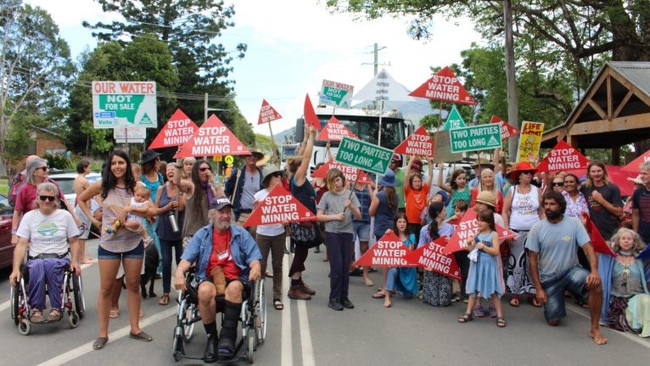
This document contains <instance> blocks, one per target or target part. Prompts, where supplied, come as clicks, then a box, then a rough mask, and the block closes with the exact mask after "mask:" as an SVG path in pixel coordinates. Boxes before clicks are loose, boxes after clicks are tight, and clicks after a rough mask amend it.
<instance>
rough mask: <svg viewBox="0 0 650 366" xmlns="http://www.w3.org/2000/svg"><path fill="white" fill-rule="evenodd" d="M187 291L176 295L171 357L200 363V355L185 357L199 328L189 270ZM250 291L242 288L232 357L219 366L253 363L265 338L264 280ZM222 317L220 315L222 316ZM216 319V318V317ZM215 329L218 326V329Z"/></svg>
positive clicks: (219, 309) (220, 302) (221, 302)
mask: <svg viewBox="0 0 650 366" xmlns="http://www.w3.org/2000/svg"><path fill="white" fill-rule="evenodd" d="M185 281H186V283H187V291H183V292H180V293H179V294H178V300H177V301H178V311H177V313H176V326H175V327H174V334H173V339H172V357H173V358H174V360H175V361H179V360H181V359H183V358H188V359H195V360H201V359H202V358H203V355H202V354H201V355H196V356H194V355H188V354H186V352H185V349H186V346H187V345H188V344H189V343H190V341H191V340H192V336H193V334H194V327H195V325H196V323H199V325H201V324H202V323H201V316H200V314H199V311H198V294H197V291H196V283H195V281H194V273H193V272H192V270H190V272H188V273H187V274H186V276H185ZM252 287H253V288H252V289H249V288H248V287H247V288H246V289H244V292H245V293H244V298H243V302H242V309H241V313H240V315H239V328H240V332H241V333H240V335H239V337H238V341H237V342H236V346H235V356H234V357H232V358H228V359H227V360H218V361H217V362H220V363H230V362H241V361H248V362H249V363H253V362H254V356H255V350H257V347H258V346H260V345H262V344H263V343H264V340H265V339H266V316H267V312H266V298H265V295H264V278H261V279H260V280H258V281H256V282H255V283H253V284H252ZM216 301H217V313H219V312H222V311H223V307H224V303H225V298H224V296H218V297H217V299H216ZM222 317H223V314H222ZM217 320H219V317H217ZM217 328H218V329H219V328H220V327H217ZM201 346H204V345H201Z"/></svg>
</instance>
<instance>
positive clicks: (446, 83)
mask: <svg viewBox="0 0 650 366" xmlns="http://www.w3.org/2000/svg"><path fill="white" fill-rule="evenodd" d="M409 96H412V97H420V98H428V99H431V100H440V101H443V102H451V103H460V104H472V105H474V104H476V101H474V99H473V98H472V97H471V96H470V95H469V93H468V92H467V90H465V87H463V84H461V83H460V81H458V78H457V77H456V75H455V74H454V72H453V71H451V69H450V68H449V66H445V68H444V69H442V70H440V71H438V73H437V74H435V75H433V76H432V77H431V78H430V79H429V80H427V81H425V82H424V84H422V85H420V86H419V87H418V88H417V89H415V90H413V91H412V92H411V93H410V94H409Z"/></svg>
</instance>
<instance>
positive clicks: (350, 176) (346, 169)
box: [311, 158, 372, 184]
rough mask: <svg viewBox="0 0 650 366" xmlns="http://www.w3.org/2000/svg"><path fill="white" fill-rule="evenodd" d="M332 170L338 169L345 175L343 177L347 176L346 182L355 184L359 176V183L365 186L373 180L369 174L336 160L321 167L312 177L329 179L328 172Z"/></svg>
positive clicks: (331, 160)
mask: <svg viewBox="0 0 650 366" xmlns="http://www.w3.org/2000/svg"><path fill="white" fill-rule="evenodd" d="M332 169H338V170H340V171H341V173H343V176H345V181H346V182H355V181H357V175H359V174H360V175H359V180H358V182H359V183H363V184H371V183H372V180H370V178H369V177H368V174H366V172H364V171H363V170H359V169H358V168H355V167H352V166H349V165H346V164H342V163H339V162H338V161H335V160H334V159H331V158H330V160H329V161H328V162H327V163H325V164H323V165H321V166H320V167H319V168H318V169H316V170H314V172H313V173H311V176H312V177H314V178H325V177H327V172H329V171H330V170H332Z"/></svg>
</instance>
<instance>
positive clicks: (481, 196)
mask: <svg viewBox="0 0 650 366" xmlns="http://www.w3.org/2000/svg"><path fill="white" fill-rule="evenodd" d="M495 201H496V198H495V197H494V193H492V192H490V191H480V192H479V193H478V195H477V196H476V202H477V203H483V204H486V205H488V206H492V207H496V203H495Z"/></svg>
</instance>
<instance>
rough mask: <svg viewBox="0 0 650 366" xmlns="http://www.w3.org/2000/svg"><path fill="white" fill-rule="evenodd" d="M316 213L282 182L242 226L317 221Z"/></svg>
mask: <svg viewBox="0 0 650 366" xmlns="http://www.w3.org/2000/svg"><path fill="white" fill-rule="evenodd" d="M316 220H317V218H316V214H314V213H313V212H311V211H310V210H309V209H308V208H307V207H305V206H304V205H303V204H302V203H300V201H298V199H296V197H294V196H293V195H292V194H291V193H289V192H287V190H286V189H284V187H282V184H278V185H277V186H275V188H273V190H272V191H271V192H269V195H268V196H266V198H264V200H263V201H262V202H261V203H260V204H259V206H257V207H256V208H255V209H254V210H253V212H251V215H250V216H249V217H248V219H247V220H246V221H245V222H244V223H243V224H242V226H244V227H246V226H258V225H271V224H283V223H288V222H302V221H316Z"/></svg>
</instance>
